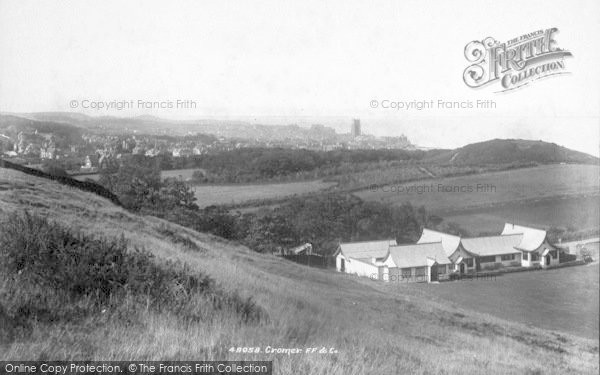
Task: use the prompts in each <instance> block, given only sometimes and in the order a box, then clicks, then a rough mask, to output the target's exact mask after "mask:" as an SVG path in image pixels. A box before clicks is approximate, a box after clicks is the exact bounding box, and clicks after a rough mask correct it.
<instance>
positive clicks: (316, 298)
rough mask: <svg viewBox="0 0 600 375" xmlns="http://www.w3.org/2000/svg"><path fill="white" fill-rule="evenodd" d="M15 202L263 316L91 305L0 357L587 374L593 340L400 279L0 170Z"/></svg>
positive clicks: (278, 369) (314, 370) (5, 203)
mask: <svg viewBox="0 0 600 375" xmlns="http://www.w3.org/2000/svg"><path fill="white" fill-rule="evenodd" d="M24 210H28V212H30V213H32V214H36V215H39V216H42V217H48V218H49V219H50V220H55V221H56V222H57V223H58V224H60V225H63V226H64V227H68V228H72V229H73V230H81V231H82V232H83V233H86V234H89V235H95V236H101V237H108V238H115V237H119V236H121V235H122V236H123V237H124V239H125V240H127V241H128V246H130V247H138V248H141V247H143V248H144V249H146V250H147V251H149V252H151V253H152V254H154V255H155V257H156V261H157V262H158V263H159V264H162V263H164V262H166V261H167V260H171V261H179V262H184V263H186V264H187V265H188V267H189V269H190V270H191V271H193V272H198V273H201V274H204V275H207V276H208V277H210V278H211V279H213V280H214V281H215V288H218V290H219V291H220V293H225V294H229V295H236V294H239V295H240V296H241V298H248V297H252V299H253V300H254V301H255V303H256V306H257V308H259V309H261V310H262V311H264V312H265V315H264V316H263V317H262V318H261V319H260V320H259V321H240V319H239V317H237V316H236V315H235V314H233V313H228V312H227V310H223V311H221V310H214V311H213V315H210V316H204V317H203V318H202V319H196V320H192V321H182V320H181V319H182V318H181V317H180V316H178V315H177V314H172V313H168V312H167V313H165V312H162V313H160V312H155V311H152V310H147V311H141V312H140V316H142V317H143V320H141V321H140V322H132V321H130V320H128V319H127V317H122V316H117V315H114V314H113V312H112V311H98V312H97V313H94V314H90V315H89V316H86V317H84V319H82V320H79V321H76V322H70V321H67V322H60V323H56V322H45V321H43V320H40V321H38V322H37V323H36V324H34V325H33V328H32V329H31V330H30V331H29V332H28V333H27V334H25V335H24V336H22V337H17V338H15V339H14V340H12V341H10V342H8V341H4V342H0V360H8V359H13V360H14V359H15V358H18V359H20V360H27V359H39V358H44V359H48V358H51V359H57V360H58V359H65V360H66V359H74V358H77V359H104V360H107V359H122V360H144V359H154V360H158V359H160V360H169V359H173V360H174V359H182V360H193V359H198V360H199V359H266V360H274V369H275V371H274V373H276V374H299V373H300V374H347V375H352V374H372V373H378V374H397V373H411V374H431V373H436V374H437V373H446V374H457V373H461V374H480V373H482V372H485V373H496V374H510V373H512V374H526V373H532V374H533V373H544V374H565V373H569V374H588V373H597V372H598V359H599V358H598V341H597V340H587V339H583V338H579V337H575V336H571V335H568V334H563V333H557V332H551V331H545V330H542V329H539V328H533V327H528V326H525V325H522V324H519V323H518V322H517V323H514V322H508V321H504V320H500V319H497V318H493V317H491V316H488V315H481V314H477V313H475V312H471V311H468V310H464V309H461V308H459V307H455V306H453V305H451V304H449V303H443V302H434V301H431V300H429V299H427V298H425V297H420V296H418V295H411V296H408V295H406V294H405V293H403V288H404V286H403V285H395V286H394V285H382V284H380V283H377V282H373V281H370V280H365V279H358V278H355V277H352V276H349V275H341V274H336V273H333V272H330V271H324V270H316V269H310V268H307V267H303V266H300V265H297V264H294V263H290V262H286V261H283V260H281V259H278V258H275V257H272V256H269V255H263V254H258V253H255V252H252V251H250V250H249V249H247V248H245V247H243V246H240V245H237V244H235V243H231V242H228V241H225V240H223V239H220V238H218V237H214V236H211V235H207V234H202V233H197V232H194V231H192V230H189V229H185V228H183V227H180V226H177V225H174V224H171V223H168V222H165V221H163V220H160V219H157V218H154V217H148V216H138V215H135V214H132V213H130V212H127V211H125V210H124V209H122V208H120V207H117V206H115V205H113V204H112V203H110V201H108V200H106V199H104V198H101V197H99V196H97V195H94V194H91V193H85V192H82V191H79V190H76V189H72V188H68V187H66V186H63V185H59V184H57V183H55V182H53V181H49V180H46V179H42V178H39V177H33V176H29V175H25V174H22V173H21V172H17V171H14V170H8V169H2V168H0V219H1V220H4V219H6V218H7V217H9V215H11V214H12V213H13V212H18V213H22V212H23V211H24ZM1 230H2V229H0V231H1ZM182 238H184V239H186V240H185V241H182V240H181V239H182ZM190 242H191V244H190ZM0 277H6V275H0ZM431 287H436V286H435V285H432V286H431ZM2 288H3V283H2V281H1V280H0V304H4V303H5V302H7V301H8V296H7V295H5V293H4V292H3V289H2ZM209 311H212V310H209ZM2 322H3V321H2V316H1V315H0V324H6V321H4V323H2ZM231 346H236V347H237V346H246V347H262V348H264V347H266V346H272V347H282V348H293V347H300V348H307V347H321V346H323V347H326V348H330V347H333V348H335V349H336V350H337V351H338V353H337V354H292V355H288V354H252V355H249V354H245V355H244V354H232V353H229V352H228V349H229V348H230V347H231ZM432 358H433V360H432Z"/></svg>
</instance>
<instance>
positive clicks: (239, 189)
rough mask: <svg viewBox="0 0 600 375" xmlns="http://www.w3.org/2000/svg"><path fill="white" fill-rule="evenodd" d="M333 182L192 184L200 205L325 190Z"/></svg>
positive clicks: (234, 202)
mask: <svg viewBox="0 0 600 375" xmlns="http://www.w3.org/2000/svg"><path fill="white" fill-rule="evenodd" d="M333 185H335V183H334V182H324V181H321V180H316V181H302V182H286V183H266V184H249V185H245V184H235V185H233V184H230V185H194V186H192V188H193V190H194V193H195V194H196V198H197V199H198V200H197V202H196V203H197V204H198V206H200V207H206V206H210V205H221V204H224V205H229V204H236V203H242V202H245V201H251V200H262V199H278V198H284V197H289V196H293V195H301V194H306V193H311V192H315V191H319V190H325V189H327V188H330V187H331V186H333Z"/></svg>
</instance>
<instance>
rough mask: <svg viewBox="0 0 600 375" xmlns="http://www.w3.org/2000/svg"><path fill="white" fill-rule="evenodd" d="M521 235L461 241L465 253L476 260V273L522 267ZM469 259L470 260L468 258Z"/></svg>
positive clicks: (474, 238) (464, 239)
mask: <svg viewBox="0 0 600 375" xmlns="http://www.w3.org/2000/svg"><path fill="white" fill-rule="evenodd" d="M521 237H522V235H520V234H514V235H503V236H502V235H501V236H485V237H473V238H463V239H461V245H462V247H463V249H464V250H465V253H466V254H468V255H469V256H470V258H474V261H473V262H474V268H475V271H480V270H489V269H497V268H501V267H511V266H512V267H516V266H520V265H521V252H520V251H519V250H517V249H516V246H517V245H518V244H519V243H521ZM467 259H468V258H467Z"/></svg>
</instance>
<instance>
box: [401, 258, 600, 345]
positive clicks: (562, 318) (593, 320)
mask: <svg viewBox="0 0 600 375" xmlns="http://www.w3.org/2000/svg"><path fill="white" fill-rule="evenodd" d="M599 272H600V269H599V267H598V262H595V263H592V264H588V265H584V266H577V267H566V268H559V269H553V270H547V271H532V272H516V273H510V274H505V275H503V276H498V277H497V278H496V279H495V280H494V279H492V280H487V279H479V280H461V281H455V282H444V283H440V284H409V285H407V284H404V285H395V286H394V285H390V287H392V288H393V287H396V288H402V292H404V291H406V292H407V293H409V294H411V295H415V296H417V295H418V296H420V297H425V298H433V299H435V300H437V301H444V302H445V303H450V304H451V305H453V306H457V307H467V308H469V309H472V310H476V311H479V312H482V313H485V314H490V315H494V316H497V317H499V318H502V319H506V320H510V321H515V322H520V323H523V324H527V325H530V326H532V327H538V328H541V329H548V328H550V329H554V330H557V331H562V332H567V333H571V334H574V335H579V336H582V337H589V338H598V336H599V335H600V333H599V331H598V321H599V320H600V316H599V315H598V310H599V306H598V303H599V301H598V290H599V289H600V285H599V284H598V274H599Z"/></svg>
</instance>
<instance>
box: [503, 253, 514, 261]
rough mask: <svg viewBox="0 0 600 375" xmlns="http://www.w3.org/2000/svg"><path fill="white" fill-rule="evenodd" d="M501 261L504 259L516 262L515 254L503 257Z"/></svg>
mask: <svg viewBox="0 0 600 375" xmlns="http://www.w3.org/2000/svg"><path fill="white" fill-rule="evenodd" d="M500 259H502V260H515V254H507V255H502V256H501V257H500Z"/></svg>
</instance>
